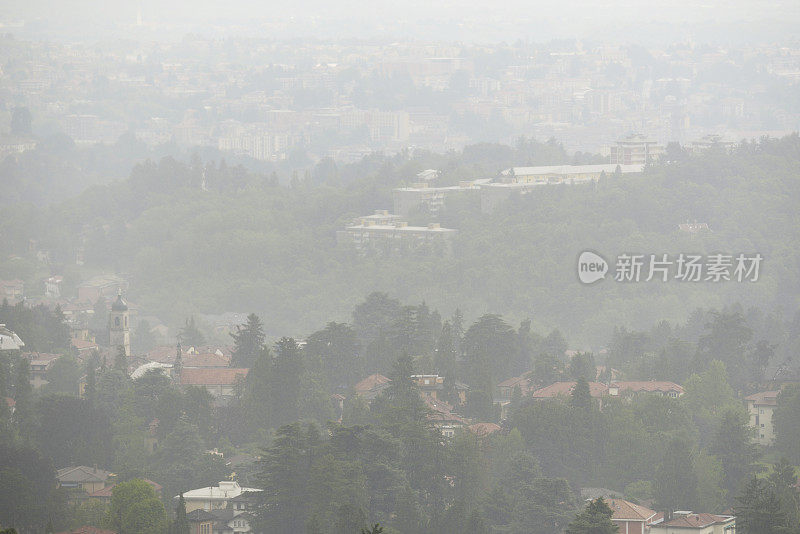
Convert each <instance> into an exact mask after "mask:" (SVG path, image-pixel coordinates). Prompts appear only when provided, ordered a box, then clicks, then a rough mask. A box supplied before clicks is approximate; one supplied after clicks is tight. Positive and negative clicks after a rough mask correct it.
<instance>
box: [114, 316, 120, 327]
mask: <svg viewBox="0 0 800 534" xmlns="http://www.w3.org/2000/svg"><path fill="white" fill-rule="evenodd" d="M114 324H115V325H117V326H119V317H114Z"/></svg>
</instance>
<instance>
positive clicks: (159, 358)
mask: <svg viewBox="0 0 800 534" xmlns="http://www.w3.org/2000/svg"><path fill="white" fill-rule="evenodd" d="M175 352H177V349H176V348H175V346H174V345H162V346H160V347H156V348H154V349H152V350H150V351H148V352H147V354H145V356H144V357H145V359H147V360H150V361H151V362H159V363H173V362H174V361H175ZM185 356H186V353H185V352H184V353H183V357H185Z"/></svg>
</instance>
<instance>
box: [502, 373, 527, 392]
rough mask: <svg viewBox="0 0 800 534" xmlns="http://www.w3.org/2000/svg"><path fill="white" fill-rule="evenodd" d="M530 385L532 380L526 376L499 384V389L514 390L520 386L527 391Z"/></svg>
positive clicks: (512, 378)
mask: <svg viewBox="0 0 800 534" xmlns="http://www.w3.org/2000/svg"><path fill="white" fill-rule="evenodd" d="M530 383H531V381H530V379H528V378H527V377H526V376H525V375H522V376H513V377H511V378H509V379H507V380H503V381H502V382H500V383H499V384H497V387H499V388H513V387H514V386H519V387H520V389H522V390H525V389H526V388H527V387H528V386H529V385H530Z"/></svg>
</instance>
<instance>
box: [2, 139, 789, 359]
mask: <svg viewBox="0 0 800 534" xmlns="http://www.w3.org/2000/svg"><path fill="white" fill-rule="evenodd" d="M799 147H800V139H799V138H798V137H797V136H796V135H795V136H789V137H786V138H783V139H781V140H764V141H761V142H759V143H754V144H751V143H746V144H744V145H743V146H741V147H740V148H739V149H738V150H737V151H736V152H735V153H734V154H731V155H727V154H723V153H713V152H712V153H708V154H704V155H698V156H688V155H681V156H680V157H679V158H678V159H676V160H675V161H671V162H668V163H664V164H661V165H659V166H654V167H651V168H649V169H648V170H647V171H646V172H645V173H644V175H631V176H627V175H626V176H609V177H608V178H606V179H603V180H601V181H600V183H598V184H597V185H596V186H567V185H563V186H553V187H541V188H537V190H536V192H535V194H528V195H523V196H520V197H515V198H512V199H510V200H509V201H508V202H507V203H505V204H503V205H502V206H500V207H499V208H498V209H497V210H495V212H494V213H490V214H483V213H481V212H480V210H479V207H478V205H477V202H474V203H468V202H467V203H465V202H455V203H453V205H452V206H447V207H446V209H445V212H444V213H442V215H441V217H440V218H441V222H442V223H443V225H445V226H450V227H454V228H457V229H458V230H459V233H458V236H457V238H456V242H455V243H454V253H453V255H452V256H450V257H444V258H442V257H431V256H418V255H414V254H410V255H404V256H401V257H391V258H385V257H380V256H375V257H373V256H368V257H359V256H357V255H354V254H353V253H352V252H351V251H348V250H345V249H342V248H340V247H337V245H336V242H335V231H336V230H337V229H339V228H342V227H343V226H344V225H345V224H346V223H347V222H348V221H349V220H350V219H351V218H352V217H354V216H358V215H364V214H368V213H371V212H372V210H374V209H376V208H389V207H390V205H391V195H390V189H391V188H392V187H395V186H398V185H401V184H403V183H405V182H406V181H408V180H411V179H412V178H413V176H414V173H416V172H418V171H419V170H421V169H424V168H440V169H442V170H443V177H442V178H441V182H442V183H454V182H455V181H457V180H458V179H465V178H474V177H484V178H486V177H492V176H494V175H495V174H496V173H497V172H498V171H499V170H501V169H503V168H505V167H508V166H511V165H524V164H537V163H540V164H542V163H564V162H567V161H568V160H569V158H568V156H567V155H566V154H565V153H564V151H563V149H561V148H560V147H559V146H558V145H553V144H547V143H545V144H542V143H536V142H532V141H525V142H523V143H520V145H519V146H518V147H516V148H510V147H502V146H498V145H477V146H473V147H467V148H466V149H465V150H464V151H463V152H462V153H453V154H448V155H434V154H426V153H418V154H416V153H415V155H414V156H410V155H408V154H401V155H398V156H395V157H392V158H388V157H382V156H370V157H368V158H366V159H365V160H364V161H362V162H360V163H357V164H352V165H346V166H341V167H340V168H336V169H335V172H333V173H329V174H330V175H326V177H325V180H324V181H316V180H315V179H314V176H315V172H311V173H310V174H309V178H308V179H303V180H300V179H298V180H295V181H293V182H292V183H291V184H290V185H288V186H281V185H275V182H274V181H273V180H271V179H270V178H269V177H266V176H262V175H258V174H252V173H248V172H247V171H245V170H244V169H242V168H237V167H222V166H220V165H215V164H213V163H206V164H203V163H201V162H199V161H196V160H195V161H193V162H192V163H190V164H185V163H181V162H178V161H175V160H173V159H169V158H166V159H163V160H161V161H160V162H158V163H151V162H147V163H144V164H140V165H137V166H136V167H135V168H134V170H133V171H132V172H131V174H130V177H129V178H128V179H127V180H125V181H123V182H119V183H115V184H112V185H109V186H103V187H98V188H93V189H90V190H88V191H86V192H85V193H83V194H82V195H80V196H79V197H76V198H74V199H69V200H65V201H64V202H62V203H61V204H58V205H57V206H54V207H52V208H49V209H46V210H45V209H36V208H32V207H30V206H27V205H23V204H16V205H5V206H4V207H3V208H2V214H3V216H2V217H0V220H2V223H0V236H2V237H0V245H2V247H3V249H4V250H7V251H12V252H14V253H15V254H17V256H18V259H14V260H3V262H2V263H0V276H3V277H22V278H24V279H25V280H26V281H28V282H30V284H29V285H30V287H38V284H39V280H38V279H37V276H41V268H40V267H37V266H36V261H35V259H32V257H31V256H30V253H29V252H28V244H29V241H30V239H34V240H35V241H36V242H37V243H39V246H40V247H41V248H44V249H46V250H48V251H49V252H50V254H51V256H52V258H53V264H54V265H61V266H63V267H64V272H65V274H67V275H68V278H69V279H71V280H73V282H72V283H74V279H75V277H76V276H79V275H82V276H85V275H86V274H87V273H89V272H96V271H97V270H98V269H103V270H106V271H115V270H120V271H125V272H129V273H130V274H131V275H132V277H133V278H135V279H136V280H137V284H136V285H135V286H133V287H132V293H131V296H132V297H133V298H134V299H135V300H136V301H137V302H139V303H141V304H142V305H144V306H145V307H146V308H147V309H149V310H152V311H154V312H156V313H157V314H158V315H160V316H162V317H164V318H165V319H167V320H168V321H170V322H171V323H172V324H178V323H179V321H182V320H183V319H184V318H185V317H186V316H188V315H189V314H190V313H195V312H206V311H209V312H211V311H214V312H216V311H219V310H221V309H222V310H225V309H227V310H241V309H243V308H244V309H250V310H256V311H257V313H258V314H259V315H260V316H261V317H262V318H263V320H264V324H265V331H266V332H267V334H268V335H272V336H277V335H280V334H286V333H289V334H292V335H299V334H302V333H303V332H304V331H307V330H308V329H311V328H313V327H315V326H317V325H321V324H324V323H325V322H326V321H329V320H331V318H334V319H336V320H341V319H342V318H343V317H344V315H345V314H346V313H347V310H348V309H349V308H350V307H352V306H353V305H354V304H355V302H356V299H357V298H358V296H360V295H363V294H365V293H367V292H369V291H372V290H374V289H379V290H382V291H389V292H391V293H392V294H394V295H396V296H398V297H400V298H401V299H403V300H411V301H421V300H425V301H426V302H427V303H428V304H429V305H432V306H434V307H436V308H439V309H440V310H442V311H444V312H445V313H448V314H449V313H451V312H452V311H453V310H454V309H455V308H456V307H461V309H465V310H470V311H471V313H473V314H475V315H474V316H473V318H474V317H476V316H478V315H481V314H483V313H484V311H488V310H502V311H504V313H506V314H508V315H509V317H510V318H512V319H513V320H515V321H516V320H520V319H522V318H524V317H526V316H530V317H531V318H532V319H533V322H534V326H535V327H537V328H540V329H541V328H548V329H549V328H552V327H554V326H559V327H560V328H561V329H562V331H564V332H566V333H567V334H569V336H570V337H571V338H572V339H574V340H579V341H580V342H581V343H583V344H585V345H586V346H591V345H596V344H599V343H602V341H603V340H604V338H605V336H606V335H607V331H608V330H607V325H609V324H620V323H622V324H625V325H627V326H629V327H631V326H632V327H635V328H642V327H644V326H646V325H649V324H653V323H655V322H657V321H659V320H662V319H665V318H666V319H669V320H673V321H675V320H682V319H685V318H686V316H687V313H688V311H689V310H692V309H694V308H696V307H700V306H706V307H708V306H711V307H717V308H719V307H722V306H723V305H726V304H730V303H731V302H734V301H737V300H742V301H746V302H748V304H750V305H760V306H763V307H766V308H770V309H772V308H778V307H781V308H783V309H785V310H793V309H795V308H796V307H797V303H798V295H800V291H799V290H798V289H799V286H798V282H797V279H796V276H794V274H793V272H792V271H791V268H790V266H792V265H796V264H797V254H798V252H797V251H798V250H799V249H800V247H798V246H797V240H796V235H795V232H794V228H795V226H796V225H795V222H794V219H793V217H794V213H795V211H796V206H797V204H798V195H799V194H800V184H798V180H797V176H798V169H799V168H800V156H799V155H798V154H800V148H799ZM204 171H205V175H206V178H207V182H208V184H209V185H208V186H207V189H209V190H207V191H205V190H201V189H200V182H201V176H202V174H203V172H204ZM765 214H769V217H765V216H764V215H765ZM687 219H690V220H691V219H697V220H699V221H701V222H707V223H708V224H709V226H710V228H711V231H710V232H701V233H698V234H687V233H684V232H680V231H678V230H677V225H678V224H679V223H682V222H685V221H686V220H687ZM79 246H84V248H85V260H86V265H85V266H84V267H83V268H81V269H80V272H78V271H76V269H77V268H76V267H75V266H74V265H73V264H74V258H75V251H76V250H77V248H78V247H79ZM587 248H591V249H594V250H598V251H599V252H600V253H602V254H603V255H605V256H606V257H607V258H614V257H615V256H616V255H617V254H619V253H621V252H629V253H637V252H638V253H642V254H650V253H653V254H661V253H669V254H677V253H680V252H697V253H709V252H711V251H722V252H727V253H732V254H733V253H737V252H746V253H754V252H760V253H761V254H762V255H763V256H764V258H765V259H764V264H763V266H762V267H763V268H762V270H761V277H760V279H759V281H758V282H757V283H756V284H752V283H736V282H727V283H719V284H712V283H702V284H689V283H681V282H678V281H674V280H673V281H670V282H666V283H664V282H650V283H638V284H620V283H613V282H611V281H606V282H603V283H600V284H597V285H595V286H592V287H590V288H587V287H584V286H582V285H581V284H579V283H578V282H577V280H576V277H575V274H574V270H575V258H576V257H577V254H578V253H579V252H580V251H581V250H584V249H587ZM278 302H280V303H281V305H280V306H274V305H273V304H274V303H278ZM731 341H732V342H733V340H731Z"/></svg>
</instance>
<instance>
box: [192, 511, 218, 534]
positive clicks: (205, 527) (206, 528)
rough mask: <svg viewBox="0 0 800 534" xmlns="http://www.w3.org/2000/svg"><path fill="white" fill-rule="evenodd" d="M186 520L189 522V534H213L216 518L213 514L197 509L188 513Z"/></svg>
mask: <svg viewBox="0 0 800 534" xmlns="http://www.w3.org/2000/svg"><path fill="white" fill-rule="evenodd" d="M186 520H187V521H188V522H189V534H213V529H214V522H215V521H216V517H214V516H213V515H212V514H211V512H206V511H205V510H203V509H202V508H197V509H195V510H192V511H191V512H187V513H186Z"/></svg>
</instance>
